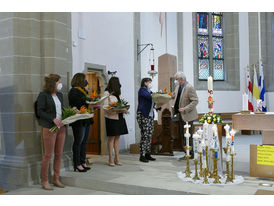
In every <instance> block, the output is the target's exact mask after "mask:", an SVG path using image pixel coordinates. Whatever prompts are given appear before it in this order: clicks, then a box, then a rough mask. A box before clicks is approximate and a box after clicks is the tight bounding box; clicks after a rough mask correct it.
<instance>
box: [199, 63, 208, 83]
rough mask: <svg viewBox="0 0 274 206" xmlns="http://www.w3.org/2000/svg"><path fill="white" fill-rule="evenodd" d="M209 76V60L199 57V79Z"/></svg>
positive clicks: (205, 78)
mask: <svg viewBox="0 0 274 206" xmlns="http://www.w3.org/2000/svg"><path fill="white" fill-rule="evenodd" d="M208 77H209V60H208V59H199V79H201V80H207V78H208Z"/></svg>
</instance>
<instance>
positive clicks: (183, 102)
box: [175, 82, 199, 122]
mask: <svg viewBox="0 0 274 206" xmlns="http://www.w3.org/2000/svg"><path fill="white" fill-rule="evenodd" d="M178 88H179V86H177V87H176V88H175V101H176V99H177V95H178ZM198 102H199V99H198V96H197V93H196V90H195V89H194V88H193V86H192V85H191V84H189V83H188V82H185V86H184V88H183V91H182V93H181V96H180V101H179V108H184V109H185V111H184V113H180V114H181V116H182V119H183V120H184V121H185V122H190V121H193V120H196V119H197V118H198V113H197V109H196V106H197V104H198Z"/></svg>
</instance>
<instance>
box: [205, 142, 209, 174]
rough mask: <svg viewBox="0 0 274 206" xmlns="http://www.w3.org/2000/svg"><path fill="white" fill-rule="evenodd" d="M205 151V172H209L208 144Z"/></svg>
mask: <svg viewBox="0 0 274 206" xmlns="http://www.w3.org/2000/svg"><path fill="white" fill-rule="evenodd" d="M205 153H206V168H207V172H209V166H208V146H206V148H205Z"/></svg>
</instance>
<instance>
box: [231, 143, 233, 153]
mask: <svg viewBox="0 0 274 206" xmlns="http://www.w3.org/2000/svg"><path fill="white" fill-rule="evenodd" d="M231 154H234V142H232V144H231Z"/></svg>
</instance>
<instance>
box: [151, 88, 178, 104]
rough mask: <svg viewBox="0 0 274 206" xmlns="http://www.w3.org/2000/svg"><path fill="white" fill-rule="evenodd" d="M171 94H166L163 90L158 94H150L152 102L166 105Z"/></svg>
mask: <svg viewBox="0 0 274 206" xmlns="http://www.w3.org/2000/svg"><path fill="white" fill-rule="evenodd" d="M172 94H173V93H172V92H167V89H166V88H164V89H163V91H162V90H160V91H158V92H155V93H153V94H152V100H153V101H154V102H155V103H156V104H166V103H168V102H169V101H170V100H171V98H172Z"/></svg>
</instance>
